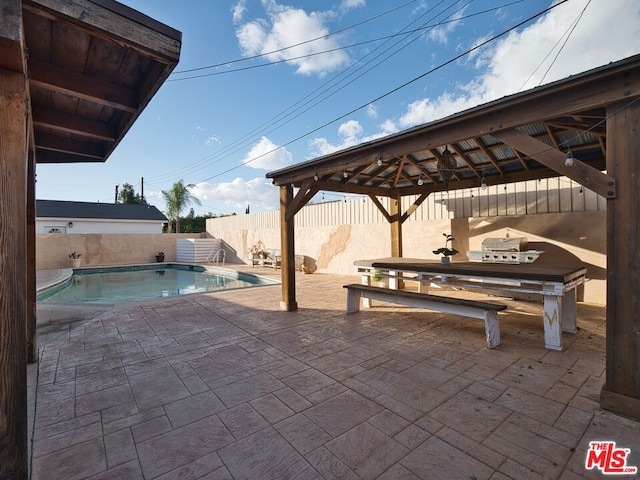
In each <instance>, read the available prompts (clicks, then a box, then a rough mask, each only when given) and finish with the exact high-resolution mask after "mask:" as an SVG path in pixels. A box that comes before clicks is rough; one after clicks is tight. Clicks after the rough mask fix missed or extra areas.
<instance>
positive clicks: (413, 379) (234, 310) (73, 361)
mask: <svg viewBox="0 0 640 480" xmlns="http://www.w3.org/2000/svg"><path fill="white" fill-rule="evenodd" d="M354 279H355V277H348V276H336V275H324V274H314V275H298V276H297V277H296V282H297V292H298V293H297V294H298V301H299V305H300V309H299V310H298V311H296V312H291V313H286V312H281V311H279V310H278V305H279V300H280V293H281V288H280V286H273V287H271V286H270V287H260V288H256V289H248V290H236V291H228V292H222V293H215V294H198V295H191V296H185V297H173V298H170V299H164V300H158V301H154V302H146V303H142V304H138V305H131V304H129V305H126V306H121V307H116V308H114V309H113V310H111V311H107V312H103V313H100V314H99V315H98V316H97V317H95V318H93V319H90V320H83V321H79V322H74V323H69V324H63V323H61V324H54V325H49V326H46V327H41V328H40V330H39V334H38V342H39V349H40V364H39V375H38V387H37V410H36V417H35V431H34V450H33V455H34V458H33V479H34V480H45V479H52V478H55V479H63V478H64V479H65V480H73V479H94V480H98V479H100V480H103V479H115V478H123V479H124V478H126V479H129V480H131V479H146V480H149V479H162V480H168V479H177V478H179V479H207V480H211V479H223V478H225V479H226V478H234V479H241V478H247V479H261V480H266V479H287V478H288V479H304V480H306V479H323V478H326V479H333V478H340V479H358V478H363V479H373V478H381V479H417V478H422V479H430V478H433V479H445V478H456V479H469V478H476V479H487V478H492V479H496V480H498V479H507V478H513V479H523V478H560V479H563V480H572V479H578V478H602V477H601V473H600V472H599V471H598V470H592V471H587V470H585V458H586V451H587V449H588V442H589V441H594V440H615V441H616V442H617V444H618V446H619V447H625V448H630V449H631V453H630V455H629V457H628V462H627V464H628V465H636V466H640V440H639V439H640V422H635V421H632V420H629V419H625V418H623V417H619V416H616V415H614V414H612V413H609V412H606V411H603V410H601V409H600V408H599V403H598V399H599V394H600V388H601V386H602V384H603V378H604V368H605V359H604V332H605V328H604V315H605V312H604V307H599V306H593V305H588V304H579V307H578V308H579V310H578V326H579V331H578V333H577V334H575V335H570V334H565V335H564V345H565V347H566V349H565V351H564V352H554V351H548V350H545V348H544V336H543V328H542V321H541V314H540V312H541V306H540V305H539V304H536V303H528V302H516V301H511V300H506V301H505V303H507V304H508V306H509V308H508V310H506V311H505V312H504V313H503V314H502V315H501V320H500V326H501V334H502V345H501V346H499V347H498V348H496V349H494V350H488V349H487V348H486V341H485V335H484V325H483V322H482V321H478V320H473V319H469V318H466V317H455V316H452V315H446V314H441V313H432V312H426V311H423V310H417V309H411V308H406V307H398V306H395V305H394V306H390V305H388V306H387V305H383V304H379V303H376V305H378V306H376V307H375V308H373V309H370V310H364V311H361V312H360V313H358V314H354V315H346V314H345V301H346V300H345V298H346V292H345V291H344V289H343V288H342V285H343V284H346V283H352V282H353V281H354ZM465 295H467V294H465ZM469 297H470V298H471V297H472V296H471V295H470V294H469ZM501 301H502V299H501ZM34 382H35V377H34V378H32V379H31V383H34ZM621 478H624V476H623V477H621Z"/></svg>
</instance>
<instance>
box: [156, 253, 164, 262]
mask: <svg viewBox="0 0 640 480" xmlns="http://www.w3.org/2000/svg"><path fill="white" fill-rule="evenodd" d="M156 262H158V263H160V262H164V252H163V251H162V250H160V251H159V252H158V253H156Z"/></svg>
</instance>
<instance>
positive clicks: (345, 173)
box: [342, 170, 349, 178]
mask: <svg viewBox="0 0 640 480" xmlns="http://www.w3.org/2000/svg"><path fill="white" fill-rule="evenodd" d="M342 176H343V177H344V178H347V177H348V176H349V174H348V173H347V171H346V170H345V171H344V172H342Z"/></svg>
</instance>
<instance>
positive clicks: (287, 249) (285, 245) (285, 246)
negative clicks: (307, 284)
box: [280, 184, 298, 312]
mask: <svg viewBox="0 0 640 480" xmlns="http://www.w3.org/2000/svg"><path fill="white" fill-rule="evenodd" d="M292 202H293V188H292V187H291V185H290V184H287V185H282V186H281V187H280V247H281V253H282V276H281V280H282V301H281V302H280V309H281V310H285V311H287V312H293V311H295V310H297V309H298V303H297V302H296V266H295V242H294V237H295V229H294V226H295V219H294V216H293V215H291V216H290V217H289V215H288V211H289V209H290V208H291V203H292Z"/></svg>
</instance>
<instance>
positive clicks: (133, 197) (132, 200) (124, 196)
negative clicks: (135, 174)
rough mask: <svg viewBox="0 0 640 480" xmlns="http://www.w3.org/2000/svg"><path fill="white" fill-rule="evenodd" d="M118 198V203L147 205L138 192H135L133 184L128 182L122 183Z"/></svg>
mask: <svg viewBox="0 0 640 480" xmlns="http://www.w3.org/2000/svg"><path fill="white" fill-rule="evenodd" d="M118 200H120V203H126V204H136V205H147V201H146V200H145V199H144V198H142V197H141V196H140V194H139V193H136V191H135V190H134V188H133V185H131V184H130V183H123V184H122V188H121V189H120V193H118Z"/></svg>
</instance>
